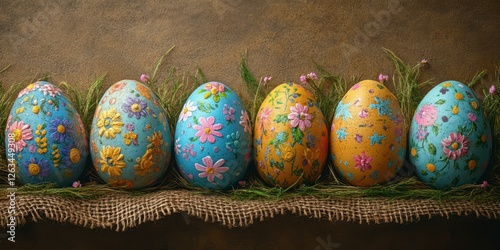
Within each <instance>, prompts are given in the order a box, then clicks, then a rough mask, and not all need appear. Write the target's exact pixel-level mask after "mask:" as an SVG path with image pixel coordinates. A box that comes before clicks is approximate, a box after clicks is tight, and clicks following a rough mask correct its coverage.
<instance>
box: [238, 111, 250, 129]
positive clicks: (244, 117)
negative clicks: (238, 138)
mask: <svg viewBox="0 0 500 250" xmlns="http://www.w3.org/2000/svg"><path fill="white" fill-rule="evenodd" d="M240 125H241V126H243V128H244V131H245V132H248V133H251V132H252V123H251V122H250V118H249V117H248V113H247V112H246V111H245V110H242V111H241V116H240Z"/></svg>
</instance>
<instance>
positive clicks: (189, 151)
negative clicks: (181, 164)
mask: <svg viewBox="0 0 500 250" xmlns="http://www.w3.org/2000/svg"><path fill="white" fill-rule="evenodd" d="M193 149H194V144H193V143H191V144H189V143H187V144H186V147H184V148H183V149H182V152H183V154H182V158H184V159H186V160H188V161H189V156H191V157H195V156H196V152H195V151H194V150H193Z"/></svg>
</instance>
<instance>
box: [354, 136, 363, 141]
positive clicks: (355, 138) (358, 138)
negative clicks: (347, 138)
mask: <svg viewBox="0 0 500 250" xmlns="http://www.w3.org/2000/svg"><path fill="white" fill-rule="evenodd" d="M354 140H356V142H357V143H361V142H362V141H363V135H360V134H356V135H354Z"/></svg>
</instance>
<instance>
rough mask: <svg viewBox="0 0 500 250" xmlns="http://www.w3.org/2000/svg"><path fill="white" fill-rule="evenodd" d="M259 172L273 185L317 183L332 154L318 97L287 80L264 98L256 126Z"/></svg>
mask: <svg viewBox="0 0 500 250" xmlns="http://www.w3.org/2000/svg"><path fill="white" fill-rule="evenodd" d="M254 150H255V164H256V166H257V173H258V174H259V175H260V177H261V178H262V179H263V180H264V181H265V182H266V183H268V184H269V185H272V186H280V187H282V188H287V187H290V186H292V185H299V184H301V183H303V182H305V183H314V182H315V181H316V180H317V179H318V177H319V176H320V174H321V172H322V170H323V166H324V164H325V161H326V158H327V155H328V129H327V127H326V123H325V119H324V117H323V113H322V112H321V110H320V109H319V107H318V105H317V103H316V101H315V100H314V97H313V96H312V95H311V94H310V93H309V92H308V91H307V90H306V89H305V88H304V87H302V86H300V85H297V84H293V83H284V84H281V85H279V86H277V87H276V88H275V89H273V90H272V91H271V92H270V93H269V94H268V96H267V97H266V98H265V99H264V101H263V102H262V105H261V106H260V109H259V112H258V113H257V117H256V121H255V126H254Z"/></svg>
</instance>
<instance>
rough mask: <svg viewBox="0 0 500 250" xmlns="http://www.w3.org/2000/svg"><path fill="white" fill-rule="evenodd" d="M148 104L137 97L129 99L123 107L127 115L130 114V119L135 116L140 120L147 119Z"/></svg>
mask: <svg viewBox="0 0 500 250" xmlns="http://www.w3.org/2000/svg"><path fill="white" fill-rule="evenodd" d="M147 106H148V104H147V103H146V102H144V101H142V100H140V99H139V98H137V97H135V98H132V97H130V96H129V97H127V99H126V100H125V102H124V103H123V105H122V110H123V112H125V113H128V117H129V118H130V117H132V116H135V118H136V119H140V118H141V116H142V117H145V116H146V115H147V114H148V112H147V111H146V107H147Z"/></svg>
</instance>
